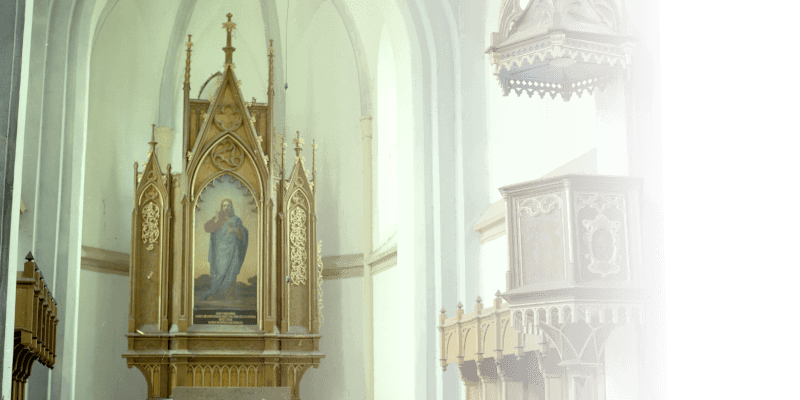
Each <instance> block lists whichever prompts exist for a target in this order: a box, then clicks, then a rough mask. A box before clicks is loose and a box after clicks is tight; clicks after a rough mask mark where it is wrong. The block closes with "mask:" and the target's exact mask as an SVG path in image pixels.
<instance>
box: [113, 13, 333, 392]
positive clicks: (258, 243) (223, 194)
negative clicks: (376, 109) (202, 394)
mask: <svg viewBox="0 0 800 400" xmlns="http://www.w3.org/2000/svg"><path fill="white" fill-rule="evenodd" d="M231 17H232V15H231V14H228V21H227V22H225V23H223V28H224V29H226V31H227V46H226V47H224V48H223V50H224V51H225V64H224V71H222V72H221V75H220V77H219V78H218V82H219V85H218V87H217V88H216V90H215V91H214V93H213V94H212V96H211V97H210V99H208V100H205V99H190V96H189V88H190V86H189V72H190V60H191V47H192V43H191V35H190V36H189V42H187V43H186V46H187V51H186V53H187V58H186V74H185V80H184V98H183V103H184V104H183V118H184V119H183V126H184V129H183V152H182V154H183V162H182V164H183V172H182V173H173V172H172V170H171V166H170V165H169V164H168V165H167V166H166V169H165V170H162V168H161V165H160V163H159V160H158V157H157V156H156V151H155V149H156V145H157V144H156V143H155V139H153V141H151V142H150V151H149V152H148V160H147V162H146V163H145V165H144V169H143V171H141V172H140V171H139V167H138V165H136V164H135V165H134V188H135V190H134V204H133V206H134V207H133V225H132V231H133V236H132V238H131V272H130V276H131V298H130V317H129V322H128V333H127V338H128V351H127V352H125V353H124V354H123V357H124V358H125V359H126V360H127V364H128V367H133V366H136V367H137V368H138V369H139V370H140V371H141V372H142V373H143V374H144V376H145V378H146V379H147V386H148V389H147V390H148V399H158V398H166V397H169V396H170V395H171V393H172V388H174V387H176V386H195V387H197V386H201V387H289V388H290V389H291V392H292V399H299V398H300V397H299V394H298V388H299V385H300V379H301V377H302V376H303V374H304V373H305V372H306V371H307V370H308V369H309V367H312V366H313V367H315V368H316V367H318V366H319V362H320V359H321V358H323V357H324V355H323V354H322V353H320V351H319V340H320V335H319V326H320V324H321V323H322V315H321V309H322V290H321V287H320V285H321V283H322V262H321V258H320V255H319V252H320V245H316V244H317V243H316V190H315V189H314V183H315V180H316V168H315V166H313V165H312V167H313V168H312V170H311V171H310V172H311V176H310V177H309V171H308V170H307V169H306V167H305V165H304V159H303V157H302V156H301V152H302V146H303V144H304V142H303V139H301V138H300V136H299V132H298V135H297V138H295V139H294V140H293V142H294V144H295V148H294V150H295V157H294V163H293V166H292V167H293V169H292V172H291V174H290V175H289V176H287V174H286V171H287V165H286V162H285V150H284V148H285V146H286V144H285V142H284V138H283V136H282V135H277V134H276V133H275V129H274V126H273V125H274V122H273V121H274V120H273V112H274V111H273V110H274V106H273V105H274V97H275V90H274V86H275V85H274V67H273V65H274V48H273V47H272V41H270V47H269V49H268V51H269V84H268V91H267V99H268V102H267V103H256V102H255V99H253V101H252V102H248V101H245V100H244V97H243V96H242V91H241V89H240V85H241V82H240V81H238V80H237V79H236V75H235V73H234V68H235V65H234V64H233V60H232V55H233V51H234V50H235V49H234V48H233V47H232V46H231V31H232V30H233V29H235V28H236V24H234V23H233V22H231ZM201 90H202V89H201ZM314 147H315V146H314ZM314 161H315V160H314ZM314 164H315V162H314Z"/></svg>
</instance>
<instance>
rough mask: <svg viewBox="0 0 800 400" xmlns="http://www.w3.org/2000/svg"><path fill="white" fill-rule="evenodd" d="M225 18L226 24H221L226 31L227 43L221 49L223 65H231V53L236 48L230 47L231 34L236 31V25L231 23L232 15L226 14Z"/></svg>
mask: <svg viewBox="0 0 800 400" xmlns="http://www.w3.org/2000/svg"><path fill="white" fill-rule="evenodd" d="M227 17H228V22H223V23H222V27H223V28H224V29H225V30H226V31H228V41H227V42H226V44H227V45H226V46H225V47H224V48H222V50H225V65H231V64H233V52H234V51H235V50H236V48H235V47H233V46H232V45H231V32H233V30H234V29H236V23H234V22H233V21H231V17H233V14H231V13H228V15H227Z"/></svg>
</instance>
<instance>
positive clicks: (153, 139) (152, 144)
mask: <svg viewBox="0 0 800 400" xmlns="http://www.w3.org/2000/svg"><path fill="white" fill-rule="evenodd" d="M157 144H158V143H157V142H156V124H153V131H152V132H151V133H150V150H151V151H152V150H154V149H155V148H156V145H157Z"/></svg>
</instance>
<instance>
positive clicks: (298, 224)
mask: <svg viewBox="0 0 800 400" xmlns="http://www.w3.org/2000/svg"><path fill="white" fill-rule="evenodd" d="M296 198H297V197H295V199H296ZM289 223H290V224H291V233H290V234H289V241H290V242H291V261H292V270H291V274H290V276H291V279H292V284H293V285H295V286H299V285H305V283H306V261H307V260H308V256H307V255H306V212H305V210H303V209H302V208H300V207H295V208H294V209H293V210H292V213H291V215H290V216H289Z"/></svg>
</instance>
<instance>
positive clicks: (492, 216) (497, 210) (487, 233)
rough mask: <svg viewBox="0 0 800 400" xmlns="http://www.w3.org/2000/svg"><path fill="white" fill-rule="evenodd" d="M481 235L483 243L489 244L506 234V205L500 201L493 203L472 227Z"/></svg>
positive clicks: (503, 201)
mask: <svg viewBox="0 0 800 400" xmlns="http://www.w3.org/2000/svg"><path fill="white" fill-rule="evenodd" d="M472 229H474V230H475V232H478V233H479V234H480V235H481V243H488V242H490V241H492V240H494V239H497V238H499V237H500V236H503V235H505V234H506V203H505V200H504V199H500V200H497V201H495V202H494V203H492V205H490V206H489V208H487V209H486V211H485V212H484V213H483V215H481V219H479V220H478V223H476V224H475V225H473V226H472Z"/></svg>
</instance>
